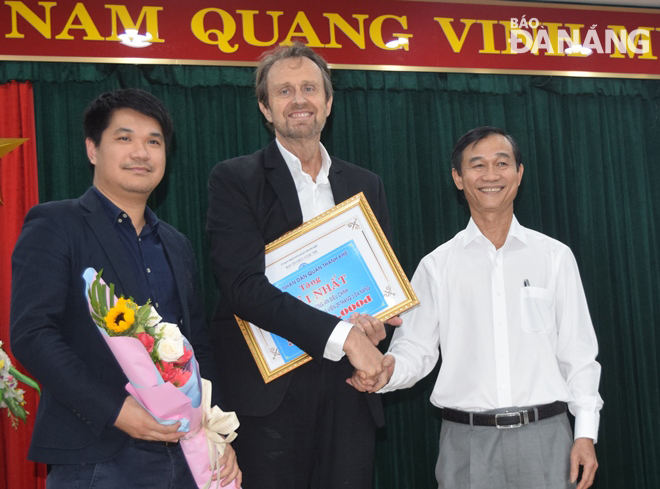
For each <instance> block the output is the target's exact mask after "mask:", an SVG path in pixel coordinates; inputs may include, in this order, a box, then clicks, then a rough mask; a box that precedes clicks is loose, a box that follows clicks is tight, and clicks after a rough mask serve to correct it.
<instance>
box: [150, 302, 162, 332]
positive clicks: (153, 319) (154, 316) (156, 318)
mask: <svg viewBox="0 0 660 489" xmlns="http://www.w3.org/2000/svg"><path fill="white" fill-rule="evenodd" d="M162 320H163V318H162V317H160V314H158V313H157V312H156V308H155V307H153V306H151V312H150V313H149V317H148V318H147V326H149V327H150V328H153V327H154V326H156V325H157V324H158V323H160V322H161V321H162Z"/></svg>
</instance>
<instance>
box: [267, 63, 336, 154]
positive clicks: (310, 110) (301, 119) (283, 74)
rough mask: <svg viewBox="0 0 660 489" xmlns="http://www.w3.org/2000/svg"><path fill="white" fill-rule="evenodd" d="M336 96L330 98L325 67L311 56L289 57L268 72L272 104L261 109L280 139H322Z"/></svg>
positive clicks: (269, 97)
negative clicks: (325, 83)
mask: <svg viewBox="0 0 660 489" xmlns="http://www.w3.org/2000/svg"><path fill="white" fill-rule="evenodd" d="M331 107H332V97H330V99H326V96H325V90H324V86H323V76H322V74H321V69H320V68H319V67H318V66H317V65H316V63H314V62H313V61H312V60H311V59H309V58H306V57H301V58H285V59H282V60H280V61H277V62H275V63H274V64H273V66H272V67H271V68H270V71H269V72H268V107H266V106H265V105H264V104H263V103H262V102H259V109H261V112H262V113H263V114H264V116H265V117H266V119H267V120H268V121H269V122H271V123H272V124H273V126H274V127H275V134H276V136H277V138H278V139H279V140H280V141H282V140H286V139H316V140H320V137H321V130H322V129H323V126H324V125H325V121H326V119H327V118H328V116H329V115H330V109H331Z"/></svg>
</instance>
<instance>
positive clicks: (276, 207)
mask: <svg viewBox="0 0 660 489" xmlns="http://www.w3.org/2000/svg"><path fill="white" fill-rule="evenodd" d="M257 98H258V101H259V107H260V109H261V111H262V113H263V114H264V116H265V117H266V119H267V121H268V123H269V124H270V125H272V126H273V127H274V132H275V136H276V141H274V142H272V143H271V144H270V145H269V146H268V147H267V148H265V149H263V150H261V151H258V152H256V153H254V154H252V155H248V156H242V157H239V158H234V159H231V160H227V161H224V162H222V163H219V164H218V165H216V167H215V168H214V169H213V171H212V173H211V176H210V181H209V188H210V201H209V211H208V219H207V229H208V232H209V235H210V238H211V260H212V262H213V267H214V272H215V276H216V280H217V282H218V284H219V287H220V297H219V300H218V304H217V308H216V311H215V314H214V318H213V322H212V324H211V328H210V334H211V341H212V344H213V346H214V350H215V358H216V363H217V365H218V368H219V374H220V379H219V382H220V385H221V387H222V388H221V395H222V404H223V405H224V406H223V408H225V409H231V410H235V411H236V412H237V413H238V415H239V418H240V420H241V428H240V435H239V437H238V438H237V440H236V442H235V443H234V446H235V448H236V451H237V454H238V456H239V458H240V460H241V466H242V468H243V472H244V486H245V488H246V489H262V488H269V489H280V488H282V489H284V488H286V489H308V488H315V489H316V488H328V489H337V488H339V487H342V488H348V489H367V488H371V486H372V472H373V456H374V440H375V431H376V428H377V427H378V426H380V425H382V424H383V423H384V416H383V412H382V406H381V405H380V401H379V400H378V399H376V398H374V397H373V395H369V394H364V393H360V392H357V391H356V390H354V389H353V388H352V387H351V386H350V385H348V384H347V383H346V379H347V378H349V377H350V376H351V375H352V373H353V370H354V368H355V369H357V371H358V372H359V375H361V378H365V379H370V378H372V377H373V376H376V375H378V373H379V372H381V370H382V366H381V362H382V356H381V353H380V352H379V351H378V349H377V348H376V347H375V345H376V344H378V342H379V341H380V340H382V339H383V338H384V337H385V330H384V326H383V323H382V322H380V321H378V320H376V319H374V318H372V317H369V316H358V317H356V318H353V321H354V322H355V325H351V324H349V323H344V322H341V321H339V322H338V319H337V318H336V317H335V316H332V315H330V314H327V313H325V312H321V311H319V310H316V309H314V308H313V307H311V306H308V305H306V304H304V303H303V302H301V301H299V300H298V299H297V298H294V297H293V296H291V295H289V294H288V293H284V292H281V291H280V290H279V289H277V288H276V287H275V286H273V285H271V284H270V283H269V281H268V279H267V277H266V276H265V274H264V267H265V262H264V246H265V245H266V244H267V243H269V242H271V241H273V240H275V239H277V238H279V237H280V236H281V235H282V234H284V233H285V232H287V231H289V230H291V229H294V228H295V227H297V226H299V225H300V224H302V223H303V222H304V221H307V220H309V219H311V218H312V217H314V216H316V215H318V214H320V213H322V212H323V211H325V210H327V209H329V208H330V207H332V206H333V205H335V204H338V203H340V202H342V201H344V200H345V199H347V198H349V197H352V196H353V195H355V194H357V193H359V192H364V194H365V195H366V198H367V200H368V201H369V204H370V205H371V207H372V209H373V211H374V213H375V215H376V217H377V218H378V220H379V222H380V225H381V226H382V228H383V230H384V232H385V234H386V235H388V236H389V233H390V223H389V217H388V212H387V203H386V200H385V194H384V189H383V184H382V181H381V179H380V178H379V177H378V176H377V175H375V174H373V173H371V172H369V171H367V170H365V169H362V168H360V167H357V166H355V165H352V164H351V163H347V162H345V161H342V160H339V159H337V158H331V157H330V156H329V155H328V154H327V152H326V150H325V148H323V146H322V145H321V143H320V134H321V130H322V128H323V126H324V124H325V121H326V118H327V116H328V115H329V114H330V110H331V107H332V85H331V83H330V71H329V69H328V66H327V64H326V63H325V61H324V60H323V59H322V58H321V57H320V56H318V55H317V54H316V53H314V51H312V50H311V49H309V48H307V47H305V46H304V45H302V44H300V43H296V44H294V45H293V46H290V47H286V48H279V49H277V50H275V51H272V52H270V53H268V54H267V55H266V56H265V57H264V58H262V61H261V64H260V66H259V68H258V69H257ZM234 315H237V316H238V317H240V318H242V319H245V320H248V321H250V322H251V323H253V324H255V325H257V326H259V327H261V328H263V329H265V330H267V331H270V332H272V333H275V334H277V335H279V336H282V337H284V338H286V339H287V340H289V341H292V342H293V343H294V344H295V345H297V346H298V347H300V348H301V349H302V350H304V351H305V352H307V353H308V354H310V355H311V356H312V358H313V361H312V362H308V363H306V364H304V365H303V366H301V367H298V368H296V369H295V370H293V371H292V372H290V373H287V374H286V375H284V376H282V377H280V378H277V379H275V380H273V381H271V382H270V383H268V384H266V383H265V382H264V380H263V378H262V377H261V374H260V373H259V370H258V368H257V365H256V363H255V360H254V359H253V357H252V355H251V354H250V351H249V349H248V346H247V344H246V342H245V340H244V339H243V337H242V334H241V332H240V329H239V327H238V325H237V323H236V321H235V319H234ZM392 322H393V323H394V324H398V323H399V322H400V320H399V319H398V318H397V319H394V320H393V321H392Z"/></svg>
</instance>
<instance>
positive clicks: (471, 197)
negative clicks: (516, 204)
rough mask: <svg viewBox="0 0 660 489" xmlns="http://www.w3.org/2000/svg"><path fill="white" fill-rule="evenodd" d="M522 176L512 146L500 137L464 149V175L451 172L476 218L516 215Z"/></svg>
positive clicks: (454, 171) (497, 135) (495, 135)
mask: <svg viewBox="0 0 660 489" xmlns="http://www.w3.org/2000/svg"><path fill="white" fill-rule="evenodd" d="M522 175H523V166H522V165H520V167H519V168H518V169H516V160H515V157H514V154H513V148H512V147H511V143H510V142H509V141H508V140H507V139H506V138H505V137H504V136H501V135H499V134H492V135H490V136H488V137H486V138H484V139H482V140H481V141H478V142H477V143H476V144H473V145H470V146H468V147H466V148H465V150H464V151H463V161H462V163H461V175H459V174H458V172H457V171H456V169H452V176H453V178H454V183H455V184H456V187H458V189H459V190H463V192H464V194H465V198H466V199H467V202H468V205H469V206H470V213H471V214H472V216H473V217H474V216H475V215H477V216H481V217H486V216H487V215H494V214H502V213H507V214H508V213H511V214H513V200H514V199H515V198H516V194H517V193H518V186H519V185H520V182H521V180H522Z"/></svg>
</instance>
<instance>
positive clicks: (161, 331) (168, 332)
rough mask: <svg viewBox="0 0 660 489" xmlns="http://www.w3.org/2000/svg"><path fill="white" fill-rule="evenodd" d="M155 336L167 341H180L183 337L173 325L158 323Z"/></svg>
mask: <svg viewBox="0 0 660 489" xmlns="http://www.w3.org/2000/svg"><path fill="white" fill-rule="evenodd" d="M156 334H158V335H160V336H161V338H167V339H169V340H181V339H183V335H182V334H181V331H179V327H178V326H177V325H176V324H174V323H160V324H158V325H157V326H156Z"/></svg>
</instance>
